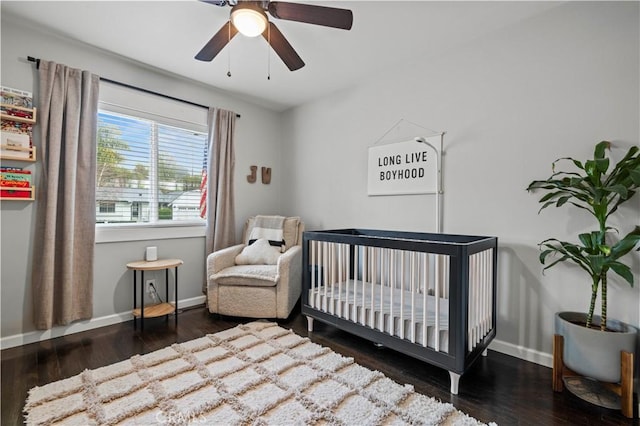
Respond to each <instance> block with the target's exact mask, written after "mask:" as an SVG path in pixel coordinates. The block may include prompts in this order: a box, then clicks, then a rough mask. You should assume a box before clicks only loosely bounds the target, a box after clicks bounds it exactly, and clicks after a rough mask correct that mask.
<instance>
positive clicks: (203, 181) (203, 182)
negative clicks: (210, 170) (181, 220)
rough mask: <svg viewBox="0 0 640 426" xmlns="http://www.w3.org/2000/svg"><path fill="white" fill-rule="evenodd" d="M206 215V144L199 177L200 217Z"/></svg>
mask: <svg viewBox="0 0 640 426" xmlns="http://www.w3.org/2000/svg"><path fill="white" fill-rule="evenodd" d="M206 216H207V145H206V144H205V146H204V158H203V160H202V175H201V177H200V217H201V218H203V219H204V218H205V217H206Z"/></svg>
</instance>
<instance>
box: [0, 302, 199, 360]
mask: <svg viewBox="0 0 640 426" xmlns="http://www.w3.org/2000/svg"><path fill="white" fill-rule="evenodd" d="M205 301H206V296H204V295H202V296H197V297H192V298H190V299H184V300H180V301H179V302H178V307H179V308H189V307H192V306H197V305H203V304H204V303H205ZM132 318H133V315H132V314H131V312H130V311H127V312H120V313H117V314H113V315H106V316H103V317H98V318H91V319H90V320H86V321H78V322H74V323H73V324H70V325H68V326H65V327H54V328H52V329H50V330H44V331H39V330H38V331H29V332H27V333H21V334H15V335H13V336H7V337H3V338H1V339H0V349H9V348H13V347H16V346H22V345H28V344H29V343H36V342H41V341H43V340H49V339H55V338H56V337H62V336H67V335H69V334H74V333H80V332H81V331H87V330H93V329H95V328H100V327H106V326H108V325H113V324H118V323H121V322H125V321H130V320H131V319H132Z"/></svg>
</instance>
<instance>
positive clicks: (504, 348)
mask: <svg viewBox="0 0 640 426" xmlns="http://www.w3.org/2000/svg"><path fill="white" fill-rule="evenodd" d="M489 349H491V350H494V351H496V352H500V353H503V354H507V355H511V356H514V357H516V358H520V359H524V360H525V361H530V362H533V363H535V364H539V365H542V366H545V367H549V368H552V367H553V356H552V355H551V354H548V353H545V352H540V351H536V350H534V349H529V348H525V347H524V346H518V345H514V344H513V343H507V342H503V341H501V340H496V339H494V340H493V341H492V342H491V344H490V345H489Z"/></svg>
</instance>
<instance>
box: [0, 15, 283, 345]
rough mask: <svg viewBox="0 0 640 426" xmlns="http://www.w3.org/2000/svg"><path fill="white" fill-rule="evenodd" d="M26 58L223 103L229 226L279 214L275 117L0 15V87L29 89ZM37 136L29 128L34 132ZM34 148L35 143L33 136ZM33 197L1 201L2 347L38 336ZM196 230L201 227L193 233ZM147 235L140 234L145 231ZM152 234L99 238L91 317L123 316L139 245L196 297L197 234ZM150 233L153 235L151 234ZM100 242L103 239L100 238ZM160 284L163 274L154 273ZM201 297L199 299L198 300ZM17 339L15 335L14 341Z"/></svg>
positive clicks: (32, 86)
mask: <svg viewBox="0 0 640 426" xmlns="http://www.w3.org/2000/svg"><path fill="white" fill-rule="evenodd" d="M27 56H34V57H38V58H42V59H47V60H52V61H56V62H59V63H63V64H66V65H69V66H72V67H76V68H82V69H88V70H91V71H92V72H94V73H96V74H98V75H101V76H103V77H106V78H109V79H112V80H116V81H121V82H125V83H128V84H131V85H134V86H139V87H143V88H146V89H149V90H153V91H156V92H160V93H165V94H168V95H171V96H175V97H178V98H182V99H187V100H190V101H193V102H196V103H200V104H205V105H212V106H216V107H221V108H226V109H230V110H233V111H236V112H237V113H239V114H241V116H242V117H241V118H240V119H239V120H238V121H237V131H236V173H235V184H236V215H237V219H236V222H237V223H236V224H237V228H238V229H237V230H238V235H240V233H239V231H240V228H241V226H242V225H243V224H244V220H245V219H246V218H247V217H248V216H250V215H253V214H256V213H265V214H266V213H282V214H286V212H284V211H282V210H281V207H280V206H281V198H282V191H281V188H282V184H283V174H282V171H281V161H282V160H281V146H280V140H281V131H280V128H279V126H280V122H279V120H280V115H279V114H278V113H275V112H272V111H269V110H267V109H264V108H262V107H258V106H255V105H253V104H250V103H247V102H244V101H240V100H237V99H235V98H233V97H232V96H229V95H228V94H225V93H223V92H220V91H216V90H213V89H212V88H210V87H204V86H202V85H198V84H196V83H194V82H191V81H188V80H184V79H181V78H177V77H176V76H173V75H168V74H166V73H163V72H161V71H158V70H155V69H150V68H145V67H142V66H141V65H140V64H136V63H133V62H131V61H127V60H124V59H123V58H120V57H118V56H115V55H112V54H110V53H107V52H104V51H100V50H98V49H94V48H92V47H89V46H86V45H83V44H81V43H78V42H72V41H68V40H65V39H62V38H58V37H56V36H54V35H52V34H46V33H41V32H39V30H38V29H37V28H33V27H31V26H29V25H28V24H25V23H24V22H20V21H16V20H15V19H12V20H9V19H5V16H4V15H3V19H2V81H1V84H2V85H4V86H9V87H14V88H18V89H23V90H27V91H32V92H34V94H37V88H36V82H37V78H36V73H35V66H34V65H33V64H31V63H28V62H27V61H26V57H27ZM36 133H37V132H36ZM34 142H35V144H36V146H37V145H38V144H39V141H38V140H37V136H36V140H35V141H34ZM5 164H6V165H13V166H17V167H27V168H29V169H31V170H32V171H33V173H34V174H35V175H36V179H37V175H38V173H40V170H41V161H40V160H39V161H38V162H36V163H35V164H31V163H14V162H5V161H3V165H5ZM252 164H255V165H258V166H267V167H271V168H272V181H271V184H270V185H263V184H261V183H260V180H258V182H257V183H255V184H253V185H251V184H249V183H248V182H247V180H246V178H245V176H246V175H247V174H249V166H250V165H252ZM37 205H38V201H37V200H36V201H35V202H25V201H5V202H2V205H1V209H0V212H1V216H0V220H1V249H2V253H1V261H2V271H1V280H2V281H1V282H2V286H1V287H2V289H1V321H0V322H1V323H2V325H1V328H0V336H1V337H2V339H3V347H4V346H5V344H6V343H7V342H9V343H15V342H16V341H18V340H19V338H20V336H22V335H25V334H26V335H28V339H27V340H29V339H33V338H38V337H40V333H39V332H33V331H34V327H33V321H32V316H33V314H32V308H31V300H32V297H33V295H32V294H31V286H30V280H31V266H32V259H31V250H32V249H31V241H32V240H33V238H37V236H35V235H33V220H34V217H35V209H36V208H37ZM201 233H202V232H201ZM147 237H148V235H147ZM177 237H178V238H172V239H152V240H149V241H145V240H142V241H140V240H139V239H138V238H137V237H135V238H134V241H129V242H120V243H114V242H103V243H99V244H97V245H96V251H95V275H94V276H95V283H94V321H96V320H98V319H101V318H102V319H103V320H105V321H111V320H119V318H120V317H121V316H119V315H118V314H121V313H128V312H129V311H130V310H131V305H132V300H131V299H132V290H131V286H132V284H131V281H132V275H131V272H130V271H127V269H126V267H125V264H126V263H127V262H129V261H133V260H138V259H141V258H142V257H143V255H144V248H145V247H146V246H152V245H155V246H158V252H159V256H160V257H165V258H167V257H178V258H182V259H183V260H184V261H185V264H184V266H182V267H181V268H180V270H179V278H180V290H179V292H180V298H181V299H193V298H197V297H199V296H201V295H202V293H201V290H200V287H201V283H202V282H203V280H204V268H205V267H204V238H203V237H197V236H196V237H189V238H182V235H181V234H180V233H178V235H177ZM152 238H153V237H152ZM101 240H104V239H101ZM157 278H158V279H159V280H160V282H163V280H164V278H163V277H162V276H161V275H160V274H159V273H158V277H157ZM202 300H204V299H202ZM72 329H73V330H75V329H78V324H75V325H73V326H70V327H59V328H57V329H55V330H53V332H48V333H44V334H42V336H48V335H56V334H61V333H64V332H67V331H69V330H72ZM16 339H18V340H16Z"/></svg>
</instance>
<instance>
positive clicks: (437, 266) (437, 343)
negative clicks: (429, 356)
mask: <svg viewBox="0 0 640 426" xmlns="http://www.w3.org/2000/svg"><path fill="white" fill-rule="evenodd" d="M434 258H435V270H434V277H435V287H436V292H435V293H436V294H435V308H436V309H435V311H436V312H435V314H436V318H435V327H434V342H433V349H435V350H436V351H440V286H442V283H441V281H440V280H441V278H440V255H437V254H436V255H434Z"/></svg>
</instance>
